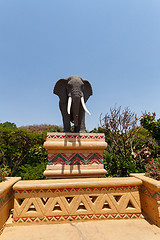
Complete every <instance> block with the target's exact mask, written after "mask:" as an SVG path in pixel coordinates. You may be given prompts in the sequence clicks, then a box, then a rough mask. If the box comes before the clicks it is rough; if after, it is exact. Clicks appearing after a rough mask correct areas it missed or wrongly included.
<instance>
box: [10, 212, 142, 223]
mask: <svg viewBox="0 0 160 240" xmlns="http://www.w3.org/2000/svg"><path fill="white" fill-rule="evenodd" d="M135 218H143V215H142V214H141V213H132V214H86V215H85V214H81V215H64V216H46V217H24V218H14V219H13V221H14V222H15V223H33V222H35V223H38V222H43V223H45V222H52V223H53V222H54V223H56V222H62V221H64V222H65V221H67V220H68V221H74V220H105V219H135Z"/></svg>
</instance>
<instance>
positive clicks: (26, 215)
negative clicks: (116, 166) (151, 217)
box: [13, 185, 141, 223]
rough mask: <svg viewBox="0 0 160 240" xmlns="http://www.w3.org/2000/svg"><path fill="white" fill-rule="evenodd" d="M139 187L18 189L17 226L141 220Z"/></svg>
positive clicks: (16, 205) (16, 193) (16, 195)
mask: <svg viewBox="0 0 160 240" xmlns="http://www.w3.org/2000/svg"><path fill="white" fill-rule="evenodd" d="M138 188H139V186H110V187H109V186H108V187H107V186H104V187H99V186H97V187H89V186H88V187H85V185H84V187H69V186H68V187H63V186H62V188H57V189H56V188H54V187H53V188H48V189H45V188H40V189H38V188H37V189H34V188H32V187H30V188H29V189H24V190H23V189H16V190H15V198H14V213H13V219H14V222H15V223H31V222H35V223H36V222H52V223H54V222H65V221H74V220H98V219H99V220H100V219H128V218H140V217H141V207H140V200H139V191H138Z"/></svg>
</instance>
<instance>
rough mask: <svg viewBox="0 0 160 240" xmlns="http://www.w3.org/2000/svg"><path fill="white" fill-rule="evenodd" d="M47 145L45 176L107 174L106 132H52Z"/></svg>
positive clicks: (77, 176) (100, 175) (68, 176)
mask: <svg viewBox="0 0 160 240" xmlns="http://www.w3.org/2000/svg"><path fill="white" fill-rule="evenodd" d="M44 147H45V148H46V149H47V150H48V163H47V167H46V170H45V171H44V176H45V177H46V179H53V178H83V177H91V178H93V177H104V174H106V170H105V169H104V166H103V150H104V148H106V147H107V143H106V142H105V136H104V134H99V133H48V134H47V140H46V142H45V143H44Z"/></svg>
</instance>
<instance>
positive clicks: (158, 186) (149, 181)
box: [130, 173, 160, 191]
mask: <svg viewBox="0 0 160 240" xmlns="http://www.w3.org/2000/svg"><path fill="white" fill-rule="evenodd" d="M130 176H131V177H136V178H137V179H140V180H142V182H143V185H147V186H148V187H150V188H153V189H154V190H155V191H160V181H158V180H155V179H153V178H149V177H146V176H145V174H144V173H132V174H130Z"/></svg>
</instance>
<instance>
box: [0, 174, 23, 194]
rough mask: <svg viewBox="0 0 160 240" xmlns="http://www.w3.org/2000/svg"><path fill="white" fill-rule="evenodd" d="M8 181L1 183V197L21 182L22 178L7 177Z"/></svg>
mask: <svg viewBox="0 0 160 240" xmlns="http://www.w3.org/2000/svg"><path fill="white" fill-rule="evenodd" d="M5 179H6V180H5V181H3V182H1V183H0V195H2V194H3V193H4V192H5V191H7V190H8V188H10V187H12V185H14V184H15V183H16V182H18V181H19V180H21V177H7V178H5Z"/></svg>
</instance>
